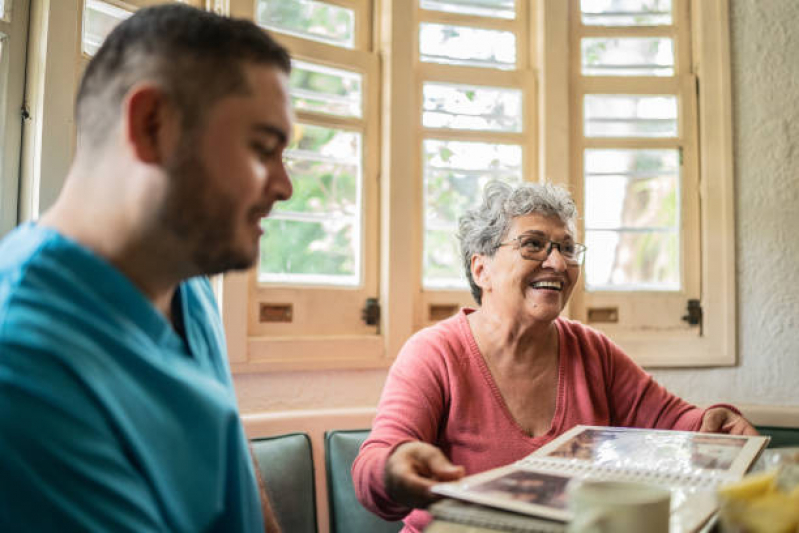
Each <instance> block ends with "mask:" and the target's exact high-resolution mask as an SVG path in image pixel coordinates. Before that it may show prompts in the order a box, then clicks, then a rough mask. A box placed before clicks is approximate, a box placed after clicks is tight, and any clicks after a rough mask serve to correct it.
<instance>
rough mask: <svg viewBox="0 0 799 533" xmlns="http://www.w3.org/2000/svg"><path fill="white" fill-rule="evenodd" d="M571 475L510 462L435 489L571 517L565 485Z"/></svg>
mask: <svg viewBox="0 0 799 533" xmlns="http://www.w3.org/2000/svg"><path fill="white" fill-rule="evenodd" d="M570 480H571V476H569V475H561V474H557V473H555V472H536V471H533V470H528V469H525V468H519V467H517V466H514V465H511V466H507V467H504V468H497V469H494V470H490V471H488V472H484V473H483V474H477V475H474V476H469V477H467V478H464V479H462V480H460V481H457V482H455V483H441V484H438V485H435V486H434V487H433V492H435V493H437V494H441V495H442V496H449V497H452V498H459V499H463V500H467V501H471V502H476V503H481V504H483V505H488V506H492V507H498V508H501V509H508V510H511V511H516V512H519V513H526V514H530V515H535V516H543V517H547V518H552V519H555V520H568V519H569V518H570V514H569V512H568V510H567V509H566V505H567V502H566V486H567V484H568V483H569V481H570Z"/></svg>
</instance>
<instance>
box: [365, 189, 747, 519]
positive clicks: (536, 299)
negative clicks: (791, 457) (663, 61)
mask: <svg viewBox="0 0 799 533" xmlns="http://www.w3.org/2000/svg"><path fill="white" fill-rule="evenodd" d="M576 218H577V209H576V207H575V205H574V202H573V200H572V198H571V197H570V195H569V193H568V192H566V191H565V190H564V189H561V188H560V187H556V186H553V185H549V184H535V183H525V184H523V185H520V186H518V187H513V186H511V185H508V184H506V183H503V182H499V181H495V182H490V183H489V184H488V185H487V186H486V188H485V191H484V197H483V201H482V204H481V205H480V206H478V207H477V208H475V209H472V210H469V211H467V212H466V214H465V215H463V216H462V217H461V219H460V222H459V233H458V237H459V239H460V244H461V258H462V260H463V265H464V267H465V270H466V275H467V277H468V279H469V284H470V286H471V289H472V295H473V296H474V298H475V300H476V302H477V303H478V304H479V308H478V309H476V310H475V309H463V310H461V312H460V313H458V314H457V315H455V316H453V317H452V318H449V319H447V320H444V321H443V322H440V323H439V324H437V325H435V326H433V327H430V328H427V329H425V330H422V331H420V332H419V333H417V334H416V335H414V336H413V337H412V338H411V339H410V340H409V341H408V342H407V343H406V344H405V346H404V347H403V349H402V351H401V352H400V354H399V356H398V357H397V361H396V363H395V364H394V366H393V367H392V368H391V371H390V372H389V376H388V379H387V381H386V385H385V388H384V390H383V396H382V398H381V400H380V405H379V407H378V413H377V417H376V418H375V420H374V423H373V426H372V433H371V435H370V437H369V439H368V440H367V441H366V442H365V443H364V445H363V447H362V448H361V453H360V455H359V456H358V458H357V459H356V461H355V463H354V466H353V480H354V483H355V487H356V491H357V493H358V496H359V498H360V500H361V502H362V503H363V504H364V505H365V506H366V507H368V508H369V509H371V510H372V511H374V512H376V513H377V514H379V515H380V516H382V517H383V518H386V519H389V520H396V519H398V518H402V517H405V516H406V515H407V517H406V518H405V529H404V531H421V530H422V529H423V528H424V526H425V525H426V523H427V522H428V521H429V515H427V513H425V512H424V511H422V510H421V509H419V508H421V507H425V506H426V505H427V504H428V503H430V502H431V501H432V495H431V494H430V492H429V488H430V487H431V486H432V485H433V484H434V483H435V482H438V481H447V480H452V479H457V478H459V477H460V476H462V475H463V474H464V473H466V474H472V473H477V472H482V471H484V470H488V469H490V468H495V467H498V466H502V465H505V464H508V463H511V462H513V461H516V460H518V459H521V458H522V457H524V456H526V455H528V454H530V453H532V452H533V451H534V450H536V449H538V448H539V447H541V446H543V445H544V444H546V443H548V442H550V441H551V440H552V439H554V438H555V437H557V436H558V435H560V434H561V433H563V432H564V431H566V430H568V429H570V428H571V427H573V426H575V425H577V424H587V425H598V426H622V427H644V428H659V429H682V430H692V431H695V430H699V431H723V432H731V433H752V432H754V430H753V429H752V427H751V426H750V425H749V423H748V422H747V421H746V420H745V419H743V417H741V416H740V414H739V413H738V412H737V410H735V408H732V407H729V406H722V405H719V406H713V407H710V408H708V409H707V410H704V409H700V408H697V407H695V406H693V405H690V404H688V403H686V402H685V401H683V400H681V399H680V398H678V397H676V396H674V395H673V394H671V393H669V392H668V391H667V390H666V389H664V388H663V387H661V386H660V385H658V384H657V383H656V382H655V381H654V380H653V379H652V377H651V376H649V375H648V374H646V373H645V372H644V371H643V370H642V369H641V368H640V367H639V366H638V365H636V364H635V363H634V362H633V361H632V360H631V359H630V358H629V357H628V356H627V355H626V354H625V353H624V352H622V350H621V349H620V348H619V347H618V346H616V345H615V344H613V342H611V341H610V340H609V339H608V338H607V337H605V336H604V335H603V334H601V333H599V332H598V331H595V330H593V329H591V328H589V327H587V326H584V325H582V324H580V323H579V322H575V321H571V320H567V319H564V318H561V317H560V313H561V311H562V310H563V308H564V307H565V305H566V304H567V303H568V301H569V297H570V296H571V293H572V290H573V288H574V286H575V284H576V283H577V280H578V279H579V277H580V268H581V265H582V260H583V256H584V252H585V247H584V246H583V245H582V244H580V243H578V242H576V239H575V230H574V228H575V220H576ZM420 398H421V399H422V401H420ZM717 417H718V418H717ZM720 419H723V421H722V420H720ZM498 442H501V443H502V445H501V446H497V443H498ZM454 465H460V466H454Z"/></svg>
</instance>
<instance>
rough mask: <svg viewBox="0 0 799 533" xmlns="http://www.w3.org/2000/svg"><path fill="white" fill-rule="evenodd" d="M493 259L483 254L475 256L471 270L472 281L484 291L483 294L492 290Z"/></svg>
mask: <svg viewBox="0 0 799 533" xmlns="http://www.w3.org/2000/svg"><path fill="white" fill-rule="evenodd" d="M490 262H491V258H490V257H486V256H484V255H481V254H474V255H473V256H472V262H471V266H470V268H471V269H472V279H473V280H474V283H475V284H476V285H477V286H478V287H480V288H481V289H483V292H486V291H487V290H490V288H491V265H490Z"/></svg>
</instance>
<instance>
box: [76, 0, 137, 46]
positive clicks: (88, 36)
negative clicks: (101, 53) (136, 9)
mask: <svg viewBox="0 0 799 533" xmlns="http://www.w3.org/2000/svg"><path fill="white" fill-rule="evenodd" d="M132 14H133V13H131V12H130V11H126V10H124V9H120V8H118V7H116V6H114V5H111V4H107V3H105V2H102V1H100V0H86V4H85V7H84V9H83V53H85V54H87V55H90V56H93V55H94V54H96V53H97V50H99V49H100V46H101V45H102V44H103V41H105V38H106V36H107V35H108V34H109V33H111V30H113V29H114V28H115V27H116V25H117V24H119V23H120V22H122V21H123V20H125V19H126V18H128V17H129V16H131V15H132Z"/></svg>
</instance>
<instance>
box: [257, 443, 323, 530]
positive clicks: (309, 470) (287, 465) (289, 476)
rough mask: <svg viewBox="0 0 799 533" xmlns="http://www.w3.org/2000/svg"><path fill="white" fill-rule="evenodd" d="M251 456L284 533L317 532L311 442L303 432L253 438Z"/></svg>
mask: <svg viewBox="0 0 799 533" xmlns="http://www.w3.org/2000/svg"><path fill="white" fill-rule="evenodd" d="M250 442H251V444H252V449H253V453H254V454H255V459H256V461H257V463H258V470H260V471H261V477H262V478H263V480H264V484H265V485H266V492H267V494H268V495H269V500H270V502H271V503H272V507H273V509H274V511H275V516H276V517H277V521H278V523H279V524H280V527H281V528H282V529H283V531H286V532H289V531H290V532H291V533H316V532H317V529H316V495H315V491H314V488H315V487H314V469H313V456H312V454H311V440H310V439H309V438H308V435H307V434H305V433H290V434H288V435H279V436H276V437H267V438H263V439H253V440H252V441H250Z"/></svg>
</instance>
